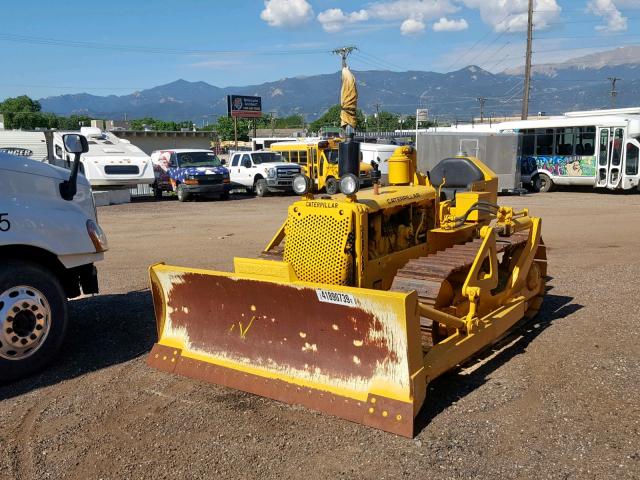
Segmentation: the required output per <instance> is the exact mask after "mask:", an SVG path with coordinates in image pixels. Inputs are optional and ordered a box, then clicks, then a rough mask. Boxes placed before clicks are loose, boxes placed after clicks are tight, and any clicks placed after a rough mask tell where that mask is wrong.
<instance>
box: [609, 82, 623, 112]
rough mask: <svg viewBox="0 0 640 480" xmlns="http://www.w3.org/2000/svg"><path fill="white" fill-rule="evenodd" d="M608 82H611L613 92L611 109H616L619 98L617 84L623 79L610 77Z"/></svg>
mask: <svg viewBox="0 0 640 480" xmlns="http://www.w3.org/2000/svg"><path fill="white" fill-rule="evenodd" d="M607 80H609V81H610V82H611V92H609V94H610V95H611V108H616V97H617V96H618V92H617V91H616V82H617V81H618V80H622V79H621V78H618V77H608V78H607Z"/></svg>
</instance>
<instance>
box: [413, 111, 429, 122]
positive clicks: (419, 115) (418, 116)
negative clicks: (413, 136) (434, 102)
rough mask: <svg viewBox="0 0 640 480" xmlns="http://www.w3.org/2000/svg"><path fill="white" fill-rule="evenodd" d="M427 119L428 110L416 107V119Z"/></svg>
mask: <svg viewBox="0 0 640 480" xmlns="http://www.w3.org/2000/svg"><path fill="white" fill-rule="evenodd" d="M428 120H429V110H428V109H426V108H418V109H417V110H416V121H417V122H426V121H428Z"/></svg>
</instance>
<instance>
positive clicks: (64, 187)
mask: <svg viewBox="0 0 640 480" xmlns="http://www.w3.org/2000/svg"><path fill="white" fill-rule="evenodd" d="M62 143H64V149H65V150H66V151H67V152H69V153H73V155H74V158H73V165H72V166H71V174H70V175H69V180H65V181H64V182H62V183H61V184H60V195H61V196H62V198H64V199H65V200H73V197H75V196H76V192H77V183H78V169H79V168H80V155H81V154H83V153H86V152H88V151H89V143H88V142H87V139H86V137H85V136H84V135H78V134H77V133H70V134H67V135H63V136H62Z"/></svg>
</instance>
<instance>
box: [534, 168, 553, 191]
mask: <svg viewBox="0 0 640 480" xmlns="http://www.w3.org/2000/svg"><path fill="white" fill-rule="evenodd" d="M533 188H534V190H536V191H537V192H540V193H547V192H550V191H551V190H553V180H551V178H550V177H549V175H547V174H546V173H539V174H538V176H537V177H536V178H535V179H534V180H533Z"/></svg>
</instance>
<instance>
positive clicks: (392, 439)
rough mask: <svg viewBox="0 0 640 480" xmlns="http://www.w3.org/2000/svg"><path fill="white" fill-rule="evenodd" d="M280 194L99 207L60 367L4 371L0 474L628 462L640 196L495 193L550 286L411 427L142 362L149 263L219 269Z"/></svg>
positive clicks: (244, 249)
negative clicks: (91, 265) (537, 252)
mask: <svg viewBox="0 0 640 480" xmlns="http://www.w3.org/2000/svg"><path fill="white" fill-rule="evenodd" d="M291 200H292V198H291V197H287V196H274V197H266V198H253V197H251V196H245V195H239V196H238V195H232V200H230V201H199V202H187V203H180V202H177V201H175V200H173V199H165V200H163V201H161V202H152V201H137V202H134V203H132V204H128V205H120V206H111V207H102V208H100V209H99V212H98V215H99V220H100V223H101V225H102V227H103V228H104V230H105V231H106V233H107V235H108V237H109V243H110V251H109V252H107V254H106V258H105V260H104V261H103V262H101V263H100V264H98V269H99V274H100V284H101V294H100V295H99V296H95V297H87V298H82V299H78V300H75V301H72V302H71V322H72V323H71V325H70V331H69V334H68V338H67V341H66V343H65V345H64V347H63V351H62V354H61V356H60V358H59V359H58V361H57V362H56V363H55V365H52V366H51V368H49V369H48V370H46V371H44V372H42V373H40V374H38V375H36V376H34V377H32V378H29V379H26V380H23V381H21V382H18V383H14V384H11V385H6V386H1V387H0V412H1V415H0V418H2V427H1V428H0V474H1V475H0V476H1V477H2V478H3V479H16V480H29V479H41V478H79V479H87V478H104V479H107V478H109V479H110V478H132V479H133V478H135V479H147V478H148V479H159V478H224V479H236V478H237V479H248V478H262V479H272V478H273V479H276V478H277V479H288V478H303V477H304V478H306V479H308V480H313V479H323V480H324V479H332V478H345V479H352V478H371V479H393V478H436V479H449V478H497V479H516V478H518V479H520V478H553V479H556V478H557V479H604V478H611V479H626V478H629V479H632V478H640V402H639V392H640V334H639V332H640V313H639V310H638V298H639V296H638V285H639V284H640V283H639V281H638V274H639V273H640V195H639V194H626V195H625V194H600V193H594V192H593V191H591V190H585V191H580V192H575V191H573V192H571V191H561V192H553V193H548V194H537V195H528V196H523V197H501V203H504V204H510V205H513V206H514V207H528V208H529V209H530V212H531V213H532V214H533V215H536V216H541V217H542V218H543V236H544V239H545V243H546V244H547V246H548V249H547V252H548V256H549V275H550V277H551V279H550V281H549V287H550V288H549V291H548V294H547V297H546V300H545V303H544V306H543V308H542V310H541V312H540V314H539V316H538V317H537V318H536V319H535V320H534V321H533V322H532V323H530V324H528V325H527V326H526V327H524V328H523V329H521V330H519V331H518V333H517V334H516V335H514V336H513V337H512V340H513V341H512V342H511V344H510V346H508V347H507V348H504V349H503V350H501V351H500V352H497V353H496V354H495V355H493V356H492V357H490V358H487V359H486V360H484V361H483V362H482V363H480V364H478V365H477V366H476V367H474V368H470V369H467V370H464V371H463V372H459V373H455V374H450V375H446V376H445V377H443V378H441V379H439V380H438V381H436V382H434V383H433V384H432V385H430V387H429V391H428V394H427V401H426V403H425V407H424V408H423V410H422V412H421V413H420V415H419V417H418V419H417V424H418V426H419V433H418V434H417V436H416V438H415V439H413V440H409V439H406V438H401V437H397V436H395V435H392V434H388V433H384V432H382V431H378V430H374V429H370V428H367V427H364V426H361V425H357V424H353V423H350V422H347V421H345V420H341V419H338V418H334V417H330V416H326V415H322V414H320V413H317V412H315V411H311V410H308V409H306V408H303V407H298V406H290V405H285V404H282V403H279V402H276V401H273V400H270V399H266V398H261V397H256V396H253V395H250V394H246V393H243V392H238V391H235V390H231V389H228V388H224V387H220V386H217V385H211V384H205V383H199V382H197V381H193V380H190V379H188V378H182V377H177V376H172V375H168V374H165V373H162V372H159V371H156V370H152V369H150V368H148V367H147V366H146V364H145V356H146V353H147V352H148V351H149V350H150V348H151V346H152V344H153V342H154V340H155V323H154V319H153V307H152V302H151V296H150V293H149V289H148V280H147V268H148V267H149V265H151V264H153V263H156V262H160V261H165V262H167V263H174V264H178V265H184V266H195V267H200V268H212V269H223V270H230V269H231V268H232V260H233V257H234V256H255V255H257V254H258V253H259V252H260V250H261V248H262V247H264V245H265V244H266V243H267V242H268V240H269V239H270V238H271V236H272V235H273V233H274V232H275V230H276V228H278V226H279V224H280V222H281V221H282V220H283V218H284V216H285V214H286V209H287V206H288V205H289V203H290V202H291Z"/></svg>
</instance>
